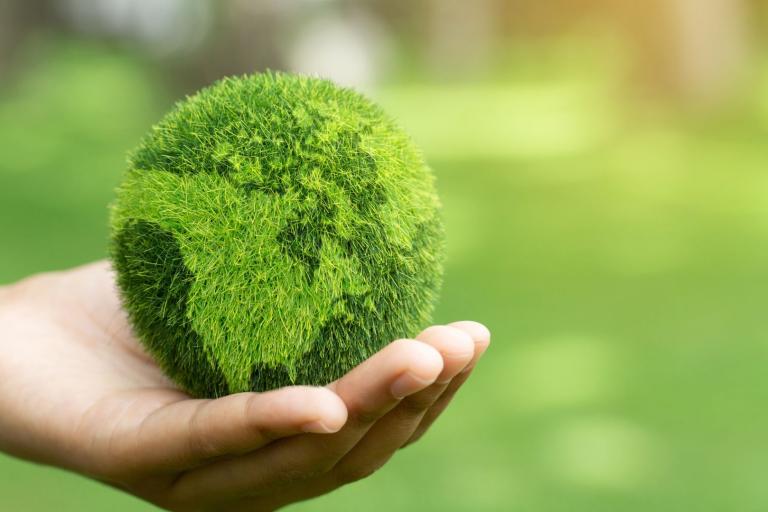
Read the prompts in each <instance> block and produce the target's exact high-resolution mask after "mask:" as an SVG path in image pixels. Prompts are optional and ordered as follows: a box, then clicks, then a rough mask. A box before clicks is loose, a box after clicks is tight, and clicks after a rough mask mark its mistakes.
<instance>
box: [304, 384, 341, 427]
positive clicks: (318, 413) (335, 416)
mask: <svg viewBox="0 0 768 512" xmlns="http://www.w3.org/2000/svg"><path fill="white" fill-rule="evenodd" d="M295 388H297V389H298V390H300V392H301V393H303V394H304V400H305V404H306V406H307V408H308V410H311V411H312V412H311V415H312V416H315V417H316V418H315V419H314V420H310V421H308V422H307V423H305V425H304V428H303V430H304V431H305V432H315V433H328V434H329V433H333V432H338V431H339V430H341V428H342V427H343V426H344V424H345V423H346V422H347V414H348V412H347V406H346V405H345V404H344V401H343V400H342V399H341V397H339V395H337V394H336V393H334V392H333V391H331V390H330V389H328V388H324V387H314V386H296V387H295Z"/></svg>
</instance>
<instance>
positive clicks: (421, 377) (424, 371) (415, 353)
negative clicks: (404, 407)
mask: <svg viewBox="0 0 768 512" xmlns="http://www.w3.org/2000/svg"><path fill="white" fill-rule="evenodd" d="M393 345H394V348H395V349H396V350H398V351H399V355H400V357H402V358H403V359H404V360H405V364H404V365H403V370H402V372H401V373H400V374H399V375H398V377H397V378H396V379H395V380H394V382H392V385H391V386H390V393H391V394H392V396H394V397H395V398H397V399H400V398H404V397H406V396H408V395H412V394H413V393H416V392H418V391H421V390H422V389H425V388H427V387H428V386H430V385H432V384H433V383H434V382H435V381H436V380H437V378H438V376H439V375H440V373H441V372H442V371H443V356H442V355H440V352H438V351H437V350H435V349H434V348H433V347H431V346H430V345H427V344H426V343H423V342H421V341H418V340H410V339H404V340H397V341H395V342H394V343H393Z"/></svg>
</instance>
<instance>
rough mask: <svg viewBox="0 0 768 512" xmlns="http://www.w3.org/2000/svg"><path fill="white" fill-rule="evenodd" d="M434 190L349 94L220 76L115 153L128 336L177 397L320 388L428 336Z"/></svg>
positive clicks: (373, 109)
mask: <svg viewBox="0 0 768 512" xmlns="http://www.w3.org/2000/svg"><path fill="white" fill-rule="evenodd" d="M438 210H439V201H438V198H437V195H436V193H435V188H434V178H433V175H432V172H431V170H430V169H429V167H428V166H427V165H426V163H425V162H424V159H423V158H422V156H421V154H420V152H419V150H418V149H417V148H416V146H415V145H414V143H413V142H412V141H411V139H410V138H409V137H408V136H407V135H406V134H405V133H404V132H403V131H402V130H401V129H400V128H399V127H398V126H397V125H396V124H395V122H394V121H393V120H392V119H391V118H390V117H389V116H387V115H386V114H385V113H384V112H383V111H382V110H381V109H380V108H379V107H378V106H376V105H375V104H373V103H372V102H371V101H369V100H368V99H366V98H365V97H363V96H362V95H360V94H358V93H357V92H355V91H353V90H350V89H345V88H341V87H338V86H337V85H334V84H333V83H332V82H329V81H327V80H321V79H317V78H310V77H304V76H296V75H291V74H284V73H263V74H256V75H251V76H243V77H237V78H225V79H223V80H220V81H219V82H216V83H215V84H213V85H212V86H210V87H208V88H205V89H203V90H201V91H199V92H198V93H196V94H195V95H193V96H191V97H188V98H186V99H185V100H184V101H182V102H180V103H178V104H177V105H176V106H175V107H174V108H173V110H172V111H171V112H170V113H168V114H167V115H166V116H165V117H164V118H163V119H162V120H161V121H160V122H159V123H158V124H157V125H156V126H154V127H153V128H152V130H151V131H150V132H149V134H147V136H146V137H145V138H144V139H143V141H142V142H141V144H140V146H139V147H138V148H137V149H136V150H135V151H134V152H133V153H132V155H131V158H130V162H129V168H128V170H127V171H126V173H125V176H124V179H123V181H122V184H121V185H120V187H119V188H118V190H117V198H116V200H115V202H114V204H113V206H112V211H111V214H112V217H111V226H112V239H111V240H112V243H111V255H112V260H113V265H114V268H115V269H116V272H117V282H118V285H119V289H120V293H121V297H122V301H123V304H124V306H125V309H126V310H127V312H128V314H129V317H130V320H131V323H132V325H133V328H134V331H135V333H136V335H137V336H138V337H139V339H140V340H141V342H142V343H143V344H144V345H145V346H146V347H147V349H148V350H149V352H150V353H151V354H152V355H153V356H154V357H155V359H156V360H157V362H158V364H160V366H161V367H162V368H163V370H164V371H165V372H166V373H167V374H168V376H169V377H171V378H172V379H173V380H174V381H176V382H177V383H178V384H179V385H180V386H181V387H182V388H183V389H185V390H186V391H187V392H189V393H190V394H192V395H194V396H199V397H216V396H222V395H226V394H229V393H237V392H242V391H263V390H268V389H272V388H276V387H281V386H286V385H293V384H307V385H324V384H326V383H328V382H330V381H333V380H335V379H337V378H339V377H340V376H342V375H343V374H344V373H346V372H348V371H349V370H350V369H351V368H353V367H354V366H356V365H357V364H359V363H360V362H362V361H363V360H364V359H366V358H367V357H369V356H370V355H371V354H373V353H374V352H376V351H377V350H379V349H380V348H381V347H382V346H384V345H385V344H387V343H388V342H390V341H392V340H393V339H396V338H399V337H412V336H414V335H415V334H416V333H417V332H418V331H419V330H420V329H421V328H423V326H424V325H425V324H427V323H428V322H429V319H430V315H431V312H432V309H433V304H434V301H435V299H436V297H437V293H438V288H439V286H440V282H441V276H442V254H443V230H442V224H441V221H440V217H439V214H438Z"/></svg>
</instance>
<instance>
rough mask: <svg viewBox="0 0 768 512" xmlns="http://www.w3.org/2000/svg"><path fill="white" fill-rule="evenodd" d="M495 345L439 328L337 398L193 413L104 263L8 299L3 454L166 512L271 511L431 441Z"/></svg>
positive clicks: (207, 407) (12, 291)
mask: <svg viewBox="0 0 768 512" xmlns="http://www.w3.org/2000/svg"><path fill="white" fill-rule="evenodd" d="M489 340H490V335H489V333H488V331H487V329H485V327H483V326H482V325H480V324H477V323H475V322H456V323H454V324H451V325H449V326H433V327H430V328H428V329H426V330H425V331H423V332H422V333H421V334H420V335H419V336H417V338H416V340H397V341H394V342H393V343H391V344H389V345H388V346H387V347H385V348H384V349H382V350H381V351H380V352H378V353H377V354H375V355H374V356H372V357H371V358H370V359H368V360H367V361H365V362H363V363H362V364H361V365H360V366H358V367H357V368H355V369H353V370H352V371H350V372H349V373H348V374H347V375H345V376H344V377H342V378H341V379H339V380H338V381H336V382H333V383H331V384H329V385H328V386H326V387H322V388H321V387H305V386H295V387H288V388H282V389H278V390H274V391H270V392H265V393H239V394H235V395H230V396H227V397H224V398H219V399H216V400H207V399H193V398H190V397H189V396H188V395H186V394H185V393H183V392H182V391H180V390H179V389H178V388H177V387H175V385H174V384H173V383H172V382H171V381H169V380H168V379H167V378H166V377H165V376H164V375H163V373H162V372H161V371H160V369H159V368H158V367H157V365H156V364H155V362H154V361H153V359H152V358H151V357H150V356H149V355H148V354H147V353H146V352H145V351H144V350H143V348H142V347H141V345H140V344H139V343H138V341H137V340H136V339H135V338H134V336H133V335H132V333H131V329H130V326H129V324H128V322H127V318H126V315H125V313H124V312H123V310H122V308H121V307H120V303H119V299H118V295H117V292H116V289H115V284H114V276H113V273H112V271H111V269H110V267H109V264H108V263H106V262H100V263H94V264H91V265H87V266H84V267H80V268H77V269H74V270H71V271H66V272H59V273H51V274H42V275H39V276H35V277H32V278H29V279H27V280H25V281H22V282H20V283H17V284H16V285H13V286H10V287H6V288H0V375H2V379H0V450H3V451H6V452H8V453H11V454H13V455H16V456H19V457H22V458H26V459H30V460H34V461H38V462H42V463H46V464H52V465H56V466H60V467H63V468H66V469H70V470H72V471H76V472H79V473H83V474H86V475H88V476H91V477H93V478H95V479H98V480H101V481H104V482H106V483H109V484H111V485H113V486H115V487H118V488H120V489H122V490H124V491H126V492H129V493H132V494H135V495H137V496H139V497H141V498H144V499H146V500H148V501H151V502H153V503H155V504H157V505H159V506H162V507H165V508H168V509H170V510H232V511H237V510H274V509H276V508H279V507H281V506H283V505H285V504H288V503H292V502H295V501H299V500H303V499H307V498H311V497H314V496H318V495H320V494H324V493H327V492H329V491H331V490H333V489H335V488H337V487H339V486H341V485H344V484H346V483H349V482H352V481H354V480H357V479H360V478H363V477H365V476H367V475H369V474H371V473H372V472H373V471H375V470H376V469H378V468H379V467H380V466H382V465H383V464H384V463H385V462H386V461H387V460H388V459H389V458H390V457H391V456H392V454H393V453H394V452H395V451H396V450H398V449H399V448H400V447H402V446H404V445H406V444H408V443H409V442H412V441H413V440H415V439H417V438H418V437H420V436H421V435H422V434H423V432H424V431H425V430H426V429H427V428H428V427H429V425H430V424H431V423H432V422H433V421H434V420H435V418H436V417H437V416H438V415H439V414H440V412H442V410H443V409H444V408H445V407H446V406H447V405H448V402H449V401H450V400H451V398H452V396H453V394H454V393H455V392H456V390H457V389H458V388H459V387H460V386H461V384H462V383H463V382H464V381H465V380H466V378H467V377H468V376H469V373H470V370H471V369H472V368H473V367H474V365H475V363H476V362H477V360H478V359H479V357H480V356H481V355H482V353H483V352H484V351H485V349H486V348H487V346H488V343H489Z"/></svg>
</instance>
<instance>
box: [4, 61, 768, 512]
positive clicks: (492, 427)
mask: <svg viewBox="0 0 768 512" xmlns="http://www.w3.org/2000/svg"><path fill="white" fill-rule="evenodd" d="M70 57H71V59H70V60H69V61H67V65H63V64H61V65H52V64H48V66H53V68H50V67H43V68H41V69H40V70H38V72H37V73H39V74H38V75H35V73H33V74H32V75H30V77H28V78H27V79H26V80H27V81H30V82H32V83H39V88H37V89H30V90H29V91H27V90H26V89H22V91H21V92H19V93H14V94H10V93H7V94H6V98H5V99H4V101H3V102H2V103H0V120H2V122H0V130H1V131H2V137H0V141H2V142H0V144H2V146H1V147H0V153H2V155H3V159H2V160H0V180H2V184H3V186H1V187H0V208H2V214H0V223H2V224H1V225H2V229H3V230H2V236H3V251H2V253H0V263H1V264H0V276H1V278H2V279H3V280H5V281H9V280H12V279H15V278H17V277H21V276H22V275H24V274H26V273H29V272H33V271H37V270H43V269H47V268H57V267H64V266H67V265H71V264H74V263H76V262H80V261H87V260H90V259H95V258H98V257H102V256H104V246H105V240H106V238H107V226H106V222H105V216H104V215H105V205H106V203H107V202H108V201H109V198H110V197H111V187H112V185H113V184H114V183H116V182H117V180H118V178H119V175H120V172H121V170H122V168H123V163H122V161H121V158H120V155H121V152H122V151H123V149H124V148H125V147H129V146H130V145H131V144H132V142H133V141H134V140H136V138H137V137H138V136H139V135H140V133H141V131H142V130H143V128H144V126H145V125H146V123H147V122H148V119H147V117H153V116H155V115H156V110H153V109H152V105H151V103H150V102H148V101H147V98H148V95H149V93H148V92H147V91H148V89H147V85H146V83H147V82H146V81H145V77H144V75H142V73H141V72H140V70H139V69H137V68H136V67H134V66H133V64H131V62H130V61H128V62H126V61H125V59H122V58H121V59H117V58H113V57H111V56H110V57H109V58H106V57H103V56H102V57H97V56H91V57H89V58H90V59H92V60H89V58H85V57H84V56H83V55H82V53H77V54H76V55H70ZM49 62H50V60H49ZM94 62H98V63H101V64H102V65H101V66H95V65H93V64H94ZM107 63H110V64H109V65H110V66H111V67H107V68H105V67H104V65H106V64H107ZM105 69H109V70H111V71H110V72H109V73H107V71H105ZM54 73H55V76H56V77H57V81H56V83H57V84H58V85H57V88H54V87H51V86H48V87H45V86H44V84H46V83H48V84H50V83H51V80H50V76H52V75H53V74H54ZM110 76H111V77H112V80H114V81H113V82H110V83H113V85H114V87H122V86H121V85H120V84H121V83H123V82H125V83H126V84H128V85H125V87H124V88H122V89H119V90H120V91H122V93H121V94H122V96H121V97H122V98H123V102H122V103H121V104H115V103H114V102H112V101H110V100H109V99H108V98H105V97H100V96H99V95H98V94H94V93H93V92H92V91H91V89H90V88H88V87H86V85H85V84H88V83H90V80H95V79H98V80H107V79H108V77H110ZM34 77H37V78H36V79H35V78H34ZM77 77H80V78H77ZM116 77H120V80H117V79H116ZM43 78H45V80H43ZM86 78H87V79H86ZM566 78H568V77H566ZM600 80H601V78H600V77H597V79H595V80H594V81H593V82H594V83H593V84H592V85H590V84H589V82H586V83H585V82H583V81H582V82H579V83H580V84H581V85H573V86H568V85H564V84H566V82H568V80H563V81H562V82H558V83H551V82H547V83H544V84H542V89H541V90H542V91H560V92H548V93H547V94H550V95H551V96H549V99H548V100H546V101H545V100H541V101H539V102H533V103H531V102H529V101H528V99H530V98H531V97H532V96H531V95H534V96H535V92H536V90H537V89H536V87H531V88H524V89H520V87H519V86H516V87H510V88H508V89H507V88H504V87H500V86H498V85H478V86H471V87H470V86H463V87H465V89H463V92H462V91H459V94H455V95H453V94H451V91H455V89H450V88H445V87H443V86H435V87H434V88H426V87H422V88H411V87H398V88H392V89H388V90H386V91H382V93H381V94H380V95H379V97H378V99H379V100H381V102H382V104H383V105H384V107H385V108H386V109H387V110H388V111H391V112H394V113H395V114H396V115H397V116H398V117H399V118H400V121H401V124H403V125H406V126H410V127H414V128H415V132H414V135H415V138H416V140H417V142H418V143H420V144H421V145H423V147H424V148H425V150H426V155H427V157H428V159H429V161H430V164H431V165H432V167H433V168H434V169H435V170H436V173H437V178H438V181H437V186H438V190H439V191H440V194H441V197H442V199H443V203H444V212H445V225H446V232H447V237H448V238H447V251H448V258H447V264H446V274H445V285H444V288H443V292H442V295H441V300H440V303H439V305H438V308H437V311H436V316H437V318H436V319H437V320H438V321H441V322H444V321H448V320H453V319H456V318H474V319H477V320H480V321H484V322H486V323H487V324H488V325H489V326H490V327H491V328H492V330H493V333H494V343H493V345H492V347H491V349H490V351H489V352H488V354H487V355H486V357H485V359H484V361H483V362H482V363H481V365H480V367H479V368H478V371H477V373H476V374H475V375H474V376H473V378H472V381H471V383H470V384H469V385H468V386H467V387H466V389H464V390H463V391H462V392H461V394H460V395H459V396H458V397H457V399H456V401H455V403H454V406H453V407H452V408H451V410H449V411H448V412H447V413H446V414H445V416H444V417H443V418H442V419H441V421H440V422H439V423H438V424H437V425H436V426H435V428H434V429H433V430H432V431H431V432H430V434H429V435H428V436H427V437H425V438H424V439H423V440H422V441H421V442H420V443H418V444H417V445H414V446H413V447H410V448H408V449H406V450H404V451H403V452H401V453H399V454H397V455H396V456H395V458H394V459H393V462H392V463H391V464H390V465H389V466H387V468H386V469H385V470H383V471H382V472H380V473H378V474H376V475H374V476H373V477H371V478H370V479H368V480H365V481H362V482H360V483H358V484H355V485H353V486H350V487H348V488H345V489H342V490H340V491H338V492H336V493H334V494H332V495H330V496H327V497H324V498H321V499H319V500H317V501H314V502H311V503H308V504H302V505H297V506H294V507H292V508H291V509H290V510H295V511H301V510H306V511H310V510H312V511H313V510H342V511H343V510H350V511H351V510H360V509H361V508H364V509H365V510H373V511H377V510H382V511H384V510H393V509H401V510H415V509H419V510H425V511H432V510H434V511H468V510H471V511H498V510H520V511H527V510H536V511H539V512H550V511H551V512H573V511H584V512H616V511H622V512H634V511H637V512H647V511H648V510H659V511H666V510H674V511H677V510H696V511H697V512H699V511H701V512H709V511H712V512H715V511H724V510H738V511H740V512H741V511H745V512H749V511H758V510H763V509H764V506H765V503H766V502H768V496H766V494H768V491H766V487H765V485H764V476H765V474H766V473H768V462H767V460H768V459H766V457H765V456H764V454H765V453H766V452H768V440H767V438H766V436H765V432H766V431H768V414H767V413H766V412H765V408H764V404H765V403H766V399H768V384H766V382H765V377H764V373H765V370H764V367H765V361H766V356H767V355H768V354H766V352H768V349H767V348H766V347H768V345H767V344H766V334H765V332H766V315H765V296H766V294H765V283H766V282H768V265H766V263H765V260H766V254H768V207H766V205H768V178H766V174H765V168H766V159H768V155H766V151H765V149H764V148H765V145H766V144H765V141H766V139H767V138H768V128H766V127H768V109H766V108H765V107H764V106H765V105H768V101H766V98H768V86H765V85H763V86H760V87H758V89H757V90H756V91H755V93H754V97H753V98H752V99H750V100H749V101H750V105H749V108H747V109H745V110H743V111H738V112H734V113H732V115H730V116H728V117H726V118H719V119H712V120H706V119H705V120H696V121H695V122H694V121H690V120H687V119H684V118H680V117H677V116H672V115H670V116H667V117H666V118H664V119H660V120H653V119H646V120H645V121H641V122H638V121H637V117H636V116H631V117H630V116H627V115H626V113H625V111H624V110H622V109H620V108H618V107H616V106H615V105H612V104H611V103H610V101H608V99H607V97H605V96H604V95H603V91H602V90H601V89H600V87H601V82H600ZM81 86H82V87H86V89H87V90H89V91H90V92H91V94H90V96H89V101H91V102H93V103H94V104H98V105H100V107H99V108H94V109H93V110H85V111H83V112H82V113H81V114H80V115H77V116H68V117H55V118H53V119H59V121H57V122H50V121H49V118H48V117H46V115H44V114H45V113H46V112H48V111H53V112H58V110H57V109H63V108H65V106H66V105H68V104H69V103H71V102H70V100H69V95H72V94H74V93H75V91H77V90H78V89H77V88H78V87H81ZM58 87H66V89H65V91H69V95H62V96H59V93H58V92H57V91H58ZM473 87H475V89H473ZM473 90H474V91H475V92H474V93H472V91H473ZM489 90H492V91H496V92H494V93H493V95H488V94H487V93H488V91H489ZM521 94H522V96H520V95H521ZM110 97H111V96H110ZM490 98H493V99H494V102H495V101H502V105H503V107H502V108H503V109H504V112H508V113H509V114H514V113H515V112H517V115H512V116H510V115H504V116H498V117H495V118H493V121H492V122H491V121H489V122H488V123H487V124H485V125H482V126H479V127H478V126H474V127H473V128H474V130H475V132H476V133H474V134H473V135H472V137H471V145H470V143H469V142H468V143H467V145H464V146H462V141H461V140H460V137H456V136H455V135H454V133H457V134H458V133H460V132H461V127H460V126H458V127H450V128H449V127H446V126H447V125H448V126H451V125H452V124H454V123H456V122H460V121H461V119H462V112H468V111H471V109H472V108H477V109H481V110H482V111H484V112H491V111H492V110H493V104H489V103H488V100H489V99H490ZM521 98H526V100H525V101H523V100H522V99H521ZM601 98H602V99H601ZM65 99H66V101H65ZM550 100H551V101H555V102H559V103H557V104H559V105H561V106H562V108H560V109H553V108H550V106H551V105H552V103H551V102H550ZM753 100H754V101H753ZM99 102H103V103H99ZM18 105H26V107H24V108H23V109H22V108H21V107H19V106H18ZM760 105H762V107H761V106H760ZM32 106H34V108H32ZM417 107H418V108H417ZM30 109H31V110H30ZM18 112H23V113H24V115H23V116H20V115H18ZM34 112H39V113H38V114H36V115H37V117H35V114H34ZM425 112H427V113H429V114H430V115H429V116H427V115H425V114H424V113H425ZM145 113H146V114H147V115H146V116H145ZM571 113H572V115H571ZM150 114H151V115H150ZM541 116H545V117H546V119H543V118H542V117H541ZM558 116H569V119H571V121H570V124H569V125H568V126H570V128H568V130H566V129H565V128H564V126H565V125H562V126H560V127H559V130H560V131H558V137H560V138H566V139H567V140H566V141H565V142H564V141H563V140H552V141H550V140H548V138H547V137H546V131H545V130H544V131H542V132H541V133H542V134H541V135H540V136H536V137H534V136H533V135H532V134H528V136H529V137H530V138H529V139H528V142H526V143H525V144H522V143H521V142H519V141H518V142H515V143H514V144H513V145H512V147H507V146H505V145H504V138H503V137H502V136H501V135H500V134H501V133H504V132H505V130H510V131H511V132H514V131H515V130H517V128H516V127H517V126H520V125H523V126H524V125H525V123H526V122H528V121H529V122H530V123H532V124H535V125H536V126H543V124H544V123H545V122H546V123H552V124H553V125H554V124H556V120H557V118H558ZM117 117H120V118H121V119H123V122H122V123H121V127H120V132H119V133H113V134H111V135H109V136H107V135H105V134H104V133H103V131H102V130H103V129H106V130H110V129H115V128H109V127H107V128H102V124H103V123H98V122H97V121H98V120H100V119H110V120H114V119H116V118H117ZM47 120H48V122H47ZM580 120H583V124H580V123H581V122H582V121H580ZM14 123H15V127H14ZM20 123H21V125H20ZM70 124H71V125H72V126H69V125H70ZM19 126H20V128H21V130H19V129H18V128H17V127H19ZM110 126H111V125H110ZM580 127H583V128H584V130H585V131H586V132H588V134H589V137H585V136H584V135H583V134H582V133H581V132H580V130H581V128H580ZM433 130H434V132H433ZM17 132H20V133H17ZM435 132H436V133H440V134H441V135H440V136H438V135H435ZM25 134H26V135H25ZM483 134H488V135H489V136H488V137H484V136H483ZM9 137H10V138H9ZM89 137H92V138H98V139H99V140H100V141H101V142H100V143H99V144H98V145H93V144H90V145H84V144H82V143H73V142H82V141H84V140H87V139H88V138H89ZM41 139H43V140H45V142H44V143H39V142H37V141H39V140H41ZM9 140H12V141H13V144H10V143H9V142H8V141H9ZM531 141H533V142H531ZM40 144H47V145H49V146H50V148H49V149H45V148H44V147H43V146H41V145H40ZM548 145H549V146H548ZM33 148H37V149H38V152H39V153H41V154H30V153H35V152H34V151H32V149H33ZM548 148H549V149H552V151H550V150H549V149H548ZM555 149H557V151H555ZM43 151H45V152H44V153H43ZM486 155H487V156H486ZM33 159H34V161H33ZM51 162H56V165H52V164H51ZM81 174H83V175H81ZM6 183H7V184H8V186H6ZM48 183H53V184H55V185H57V188H49V186H48V185H47V184H48ZM44 185H45V186H44ZM51 247H56V248H57V250H55V251H52V250H51ZM0 474H2V475H3V476H4V478H3V479H1V480H0V496H2V498H0V509H3V510H5V509H7V510H28V511H31V512H35V511H47V510H54V509H55V510H61V511H70V510H71V511H86V510H94V511H95V510H104V509H107V508H108V509H110V510H116V511H117V510H135V511H139V510H150V509H151V507H149V506H147V505H144V504H141V503H139V502H137V501H136V500H134V499H132V498H128V497H125V496H123V495H121V494H119V493H118V492H116V491H112V490H109V489H107V488H104V487H102V486H100V485H98V484H95V483H91V482H88V481H86V480H84V479H81V478H79V477H73V476H70V475H65V474H63V473H61V472H58V471H56V470H51V469H45V468H36V467H34V466H31V465H28V464H24V463H18V462H14V461H12V460H10V459H2V460H0Z"/></svg>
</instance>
